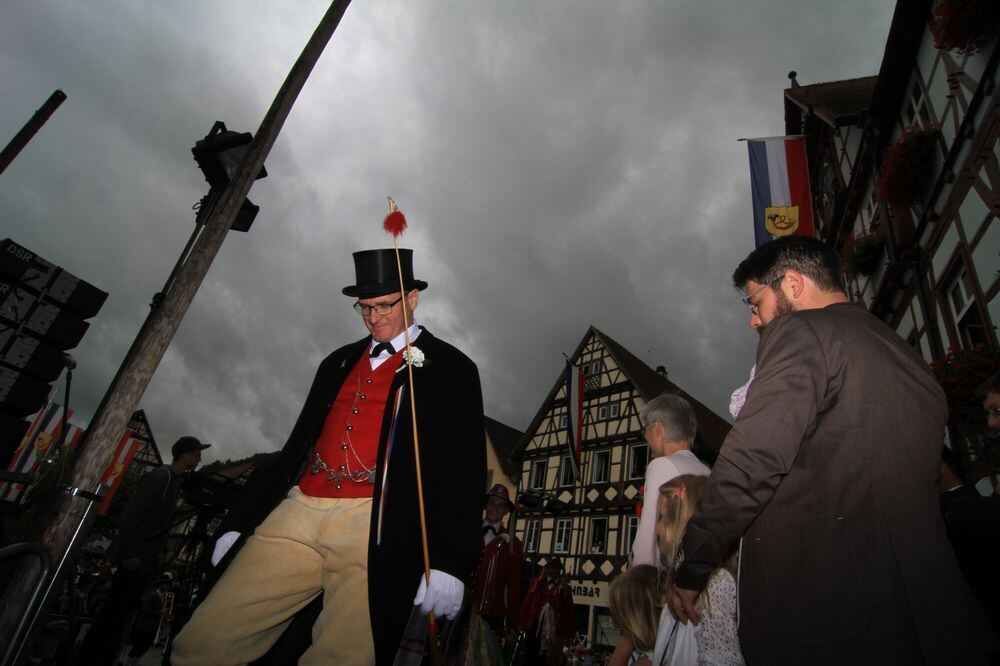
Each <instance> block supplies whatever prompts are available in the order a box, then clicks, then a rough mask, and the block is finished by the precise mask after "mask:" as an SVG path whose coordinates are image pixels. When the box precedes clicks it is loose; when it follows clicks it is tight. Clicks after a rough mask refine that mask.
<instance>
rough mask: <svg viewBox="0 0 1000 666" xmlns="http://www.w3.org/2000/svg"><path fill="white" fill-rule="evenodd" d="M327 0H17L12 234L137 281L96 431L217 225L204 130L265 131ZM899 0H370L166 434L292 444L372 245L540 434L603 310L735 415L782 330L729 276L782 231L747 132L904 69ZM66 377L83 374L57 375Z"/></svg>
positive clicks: (171, 369)
mask: <svg viewBox="0 0 1000 666" xmlns="http://www.w3.org/2000/svg"><path fill="white" fill-rule="evenodd" d="M327 6H328V5H327V4H326V3H325V2H322V1H312V0H309V1H307V0H295V1H294V2H291V1H288V2H275V1H273V0H272V1H271V2H264V1H254V0H242V1H237V0H212V1H211V2H206V1H205V0H170V1H169V2H149V1H145V2H143V1H141V0H139V1H137V0H106V1H101V0H98V1H97V2H94V1H93V0H87V1H86V2H83V1H79V0H76V1H74V0H58V1H56V0H32V1H31V2H11V3H5V4H4V7H3V9H0V17H2V20H0V145H3V144H6V142H7V141H9V140H10V138H11V137H13V135H14V134H15V133H16V132H17V131H18V130H19V129H20V128H21V126H22V125H23V124H24V123H25V122H26V121H27V120H28V119H29V118H30V117H31V114H32V113H33V112H34V111H35V109H37V108H38V107H39V106H41V105H42V103H43V102H44V101H45V99H46V98H47V97H48V96H49V95H50V94H51V93H52V91H53V90H55V89H57V88H59V89H62V90H63V91H65V92H66V94H67V95H68V99H67V101H66V102H65V103H64V104H63V105H62V106H61V107H60V108H59V110H58V111H56V113H55V115H53V116H52V118H51V119H50V120H49V122H48V123H47V124H46V125H45V126H44V128H43V129H42V130H41V131H40V132H39V133H38V135H37V136H36V137H35V138H34V139H33V140H32V141H31V143H30V144H29V145H28V146H27V148H26V149H25V150H24V151H23V152H22V153H21V154H20V155H19V156H18V157H17V159H16V160H15V161H14V163H13V164H12V165H11V167H9V168H8V169H7V171H6V172H5V173H4V174H3V175H2V176H0V214H2V220H3V223H2V229H0V237H8V236H9V237H11V238H13V239H14V240H15V241H17V242H18V243H20V244H21V245H24V246H26V247H27V248H28V249H30V250H32V251H34V252H36V253H38V254H39V255H41V256H42V257H44V258H45V259H48V260H49V261H51V262H53V263H55V264H57V265H59V266H62V267H63V268H65V269H66V270H68V271H70V272H72V273H74V274H75V275H77V276H78V277H81V278H83V279H85V280H87V281H89V282H91V283H92V284H94V285H96V286H97V287H99V288H101V289H103V290H104V291H107V292H108V293H109V294H110V296H109V297H108V300H107V302H106V303H105V305H104V307H103V309H102V310H101V312H100V314H99V315H98V316H97V317H95V318H94V319H93V320H91V321H92V323H91V327H90V330H89V331H88V333H87V334H86V336H85V337H84V340H83V342H82V343H81V344H80V345H79V346H78V347H77V348H76V349H75V350H74V351H73V352H72V353H73V356H74V357H75V358H76V359H77V361H78V363H79V366H78V368H77V370H76V372H75V373H74V382H73V386H74V389H73V396H72V402H73V405H72V408H73V409H74V410H75V412H76V414H77V416H76V417H74V421H76V422H77V423H80V424H81V425H85V424H86V423H87V422H88V421H89V419H90V418H91V416H92V415H93V412H94V410H95V409H96V407H97V404H98V403H99V401H100V397H101V396H102V395H103V393H104V391H105V390H106V388H107V387H108V385H109V384H110V382H111V379H112V377H113V376H114V373H115V371H116V370H117V368H118V366H119V364H120V363H121V361H122V358H123V356H124V354H125V352H126V350H127V349H128V346H129V344H130V343H131V341H132V340H133V338H134V337H135V335H136V333H137V332H138V330H139V327H140V325H141V323H142V321H143V319H144V317H145V315H146V313H147V311H148V303H149V301H150V298H151V297H152V295H153V294H154V293H155V292H156V291H158V290H159V289H160V288H161V287H162V285H163V282H164V280H165V279H166V277H167V275H168V273H169V272H170V269H171V268H172V266H173V264H174V262H175V261H176V259H177V257H178V255H179V253H180V251H181V249H182V248H183V246H184V244H185V242H186V240H187V238H188V236H189V235H190V233H191V231H192V230H193V228H194V214H193V212H192V210H191V206H192V204H194V203H195V202H196V201H198V200H199V199H200V198H201V196H202V195H203V194H204V193H205V191H206V190H207V184H206V183H205V181H204V179H203V177H202V174H201V172H200V171H199V170H198V168H197V166H196V165H195V163H194V161H193V159H192V157H191V152H190V149H191V147H192V145H193V144H194V142H195V141H196V140H197V139H199V138H201V137H203V136H204V135H205V134H206V133H207V132H208V130H209V129H210V127H211V126H212V124H213V122H214V121H216V120H222V121H224V122H225V123H226V125H227V126H228V127H229V128H230V129H233V130H237V131H251V132H254V131H256V129H257V127H258V126H259V124H260V122H261V119H262V118H263V116H264V114H265V112H266V111H267V109H268V107H269V106H270V104H271V101H272V99H273V98H274V96H275V94H276V92H277V90H278V88H279V86H280V85H281V83H282V81H283V80H284V78H285V76H286V75H287V72H288V70H289V68H290V67H291V65H292V64H293V62H294V61H295V59H296V58H297V57H298V54H299V53H300V51H301V49H302V47H303V46H304V45H305V43H306V41H307V40H308V38H309V36H310V34H311V33H312V31H313V29H314V28H315V26H316V24H317V23H318V22H319V20H320V18H321V17H322V15H323V14H324V13H325V11H326V9H327ZM892 10H893V3H891V2H888V1H886V0H881V1H880V0H842V1H841V2H820V1H819V0H806V1H805V2H803V1H802V0H757V1H756V2H736V1H730V2H719V1H713V0H684V1H677V0H617V1H615V2H608V1H607V0H593V1H591V0H562V1H555V0H552V1H547V0H536V1H535V2H496V1H483V0H480V1H472V2H470V1H468V0H462V1H458V0H455V1H449V0H407V1H404V0H388V1H368V2H366V1H364V0H355V2H354V3H353V4H352V6H351V7H350V8H349V9H348V10H347V13H346V15H345V16H344V19H343V20H342V21H341V24H340V27H339V28H338V29H337V32H336V33H335V34H334V36H333V39H332V41H331V42H330V44H329V45H328V46H327V49H326V51H325V53H324V54H323V56H322V58H321V59H320V61H319V64H318V65H317V67H316V69H315V70H314V71H313V74H312V76H311V78H310V80H309V81H308V83H307V84H306V87H305V89H304V90H303V91H302V93H301V95H300V96H299V99H298V102H297V103H296V105H295V107H294V108H293V109H292V112H291V114H290V116H289V118H288V120H287V122H286V123H285V126H284V129H283V131H282V133H281V135H280V136H279V137H278V140H277V142H276V144H275V146H274V149H273V150H272V152H271V154H270V156H269V157H268V159H267V162H266V165H267V170H268V173H269V176H268V177H267V178H266V179H264V180H261V181H258V182H257V183H256V184H255V185H254V187H253V189H252V190H251V192H250V198H251V200H253V202H254V203H256V204H257V205H259V206H260V208H261V210H260V214H259V215H258V217H257V220H256V222H255V223H254V226H253V228H252V229H251V231H250V233H248V234H239V233H231V234H229V235H228V236H227V238H226V241H225V244H224V245H223V247H222V250H221V252H220V253H219V256H218V257H217V258H216V261H215V263H214V265H213V266H212V268H211V271H210V272H209V274H208V277H207V279H206V281H205V282H204V284H203V285H202V287H201V290H200V291H199V293H198V295H197V296H196V298H195V300H194V303H193V304H192V307H191V308H190V310H189V311H188V313H187V315H186V317H185V319H184V321H183V323H182V325H181V328H180V330H179V332H178V334H177V336H176V337H175V339H174V341H173V343H172V345H171V346H170V348H169V350H168V351H167V353H166V356H165V357H164V360H163V362H162V363H161V365H160V367H159V369H158V370H157V372H156V374H155V376H154V378H153V380H152V383H151V384H150V386H149V388H148V389H147V391H146V393H145V395H144V397H143V399H142V401H141V403H140V407H142V408H143V409H144V410H145V412H146V415H147V417H148V419H149V422H150V425H151V427H152V429H153V433H154V435H155V437H156V439H157V441H158V443H159V444H160V448H161V450H164V451H166V450H167V449H169V446H170V444H171V443H172V442H173V441H174V440H175V439H176V438H177V437H179V436H181V435H185V434H193V435H195V436H197V437H199V438H201V439H202V440H203V441H206V442H211V443H212V444H213V445H214V446H213V448H212V449H209V450H208V451H207V452H206V456H205V460H206V461H211V460H215V459H224V458H237V457H241V456H244V455H248V454H250V453H254V452H258V451H266V450H275V449H277V448H279V447H280V446H281V445H282V444H283V443H284V441H285V438H286V437H287V434H288V432H289V430H290V429H291V426H292V424H293V422H294V420H295V418H296V416H297V414H298V410H299V408H300V406H301V403H302V401H303V399H304V396H305V393H306V391H307V389H308V386H309V383H310V382H311V381H312V376H313V373H314V371H315V368H316V366H317V364H318V363H319V361H320V360H321V359H322V358H323V357H324V356H325V355H326V354H328V353H329V352H330V351H332V350H333V349H335V348H337V347H339V346H341V345H343V344H345V343H347V342H351V341H354V340H356V339H359V338H360V337H362V335H363V334H364V333H365V330H364V328H363V326H362V323H361V321H359V319H360V318H359V317H358V316H357V315H355V314H354V312H353V311H352V310H351V307H350V306H351V302H352V301H351V299H348V298H347V297H346V296H343V295H341V293H340V290H341V288H342V287H344V286H345V285H348V284H353V282H354V272H353V271H354V269H353V262H352V260H351V252H353V251H356V250H360V249H366V248H373V247H388V246H391V238H390V237H389V236H388V235H386V234H385V233H384V232H383V231H382V229H381V221H382V219H383V217H384V216H385V213H386V212H387V209H386V203H385V196H386V194H392V195H394V196H395V197H396V199H397V200H398V202H399V205H400V207H401V208H402V210H403V212H404V213H405V214H406V216H407V218H408V220H409V223H410V228H409V229H408V230H407V232H406V233H405V234H404V235H403V236H402V237H401V242H402V245H403V246H404V247H412V248H413V249H414V252H415V259H414V263H415V272H416V275H417V277H418V278H420V279H424V280H426V281H428V282H429V283H430V287H429V288H428V289H427V290H426V291H424V292H423V293H422V295H421V301H420V306H419V308H418V310H417V314H416V318H417V321H418V322H419V323H421V324H423V325H425V326H427V327H428V328H429V329H430V330H432V331H433V332H434V333H435V334H436V335H438V336H440V337H442V338H444V339H446V340H448V341H450V342H452V343H453V344H455V345H456V346H457V347H459V348H460V349H462V350H463V351H465V352H466V353H467V354H468V355H469V356H471V357H472V358H473V359H474V360H475V361H476V362H477V363H478V365H479V369H480V373H481V376H482V381H483V392H484V397H485V404H486V412H487V414H488V415H490V416H492V417H494V418H496V419H498V420H500V421H502V422H504V423H507V424H509V425H511V426H513V427H515V428H517V429H519V430H523V429H524V428H526V427H527V425H528V423H529V422H530V421H531V419H532V417H533V416H534V414H535V412H536V411H537V409H538V408H539V406H540V405H541V402H542V400H544V399H545V397H546V395H547V392H548V390H549V389H550V388H551V386H552V384H553V382H554V381H555V380H556V378H557V376H558V374H559V373H560V372H561V370H562V364H563V360H562V356H561V354H562V353H564V352H565V353H571V352H572V351H573V349H574V348H575V347H576V345H577V344H578V342H579V341H580V339H581V338H582V337H583V335H584V333H585V332H586V330H587V327H588V326H589V325H591V324H593V325H595V326H597V327H598V328H600V329H601V330H603V331H604V332H605V333H607V334H608V335H610V336H611V337H613V338H615V339H616V340H618V341H619V342H620V343H622V344H623V345H625V346H626V347H627V348H629V349H630V350H632V351H633V352H634V353H635V354H636V355H637V356H639V357H640V358H642V359H643V360H644V361H646V362H647V363H648V364H649V365H651V366H653V367H655V366H656V365H664V366H666V368H667V370H668V371H669V373H670V377H671V379H672V380H673V381H674V382H675V383H677V384H678V385H680V386H682V387H683V388H684V389H685V390H688V391H689V392H690V393H691V394H693V395H694V396H696V397H697V398H699V399H700V400H701V401H702V402H705V403H706V404H708V405H709V406H710V407H711V408H713V409H715V410H716V411H717V412H719V413H720V414H721V415H726V414H727V409H726V408H727V405H728V402H729V394H730V392H731V391H732V389H733V388H734V387H736V386H737V385H739V384H742V383H743V382H744V381H745V379H746V376H747V374H748V371H749V368H750V365H751V364H752V363H753V354H754V350H755V345H756V335H754V334H753V333H752V332H751V331H750V330H749V329H748V328H747V317H746V315H747V312H746V308H745V307H744V306H743V305H742V304H741V303H740V301H739V299H738V295H737V294H736V292H735V291H734V290H733V289H732V288H731V287H730V286H729V278H730V275H731V274H732V271H733V268H734V267H735V266H736V264H737V263H738V262H739V261H740V260H741V259H742V258H743V257H744V256H745V255H746V254H747V253H748V252H750V251H751V250H752V249H753V228H752V218H751V210H750V187H749V176H748V165H747V156H746V144H744V143H740V142H738V141H737V139H738V138H740V137H747V136H771V135H778V134H782V133H783V129H784V122H783V106H782V91H783V89H784V88H786V87H787V86H788V83H789V82H788V79H787V78H786V75H787V73H788V71H789V70H796V71H798V73H799V77H798V80H799V82H800V83H801V84H803V85H807V84H812V83H820V82H826V81H835V80H840V79H848V78H854V77H859V76H868V75H872V74H876V73H877V72H878V68H879V64H880V63H881V58H882V53H883V49H884V45H885V39H886V35H887V33H888V29H889V24H890V20H891V15H892ZM56 386H57V388H58V390H59V391H60V395H61V391H62V381H61V380H60V381H59V382H58V383H57V384H56Z"/></svg>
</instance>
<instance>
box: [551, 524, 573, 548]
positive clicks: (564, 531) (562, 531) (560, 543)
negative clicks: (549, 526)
mask: <svg viewBox="0 0 1000 666" xmlns="http://www.w3.org/2000/svg"><path fill="white" fill-rule="evenodd" d="M572 525H573V521H572V519H570V518H560V519H559V520H557V521H556V541H555V545H554V546H553V547H552V550H554V551H555V552H557V553H568V552H569V535H570V532H571V531H572Z"/></svg>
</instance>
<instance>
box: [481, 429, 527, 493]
mask: <svg viewBox="0 0 1000 666" xmlns="http://www.w3.org/2000/svg"><path fill="white" fill-rule="evenodd" d="M484 424H485V427H486V434H487V435H489V438H490V441H491V442H493V452H494V453H496V454H497V459H498V460H499V461H500V467H501V468H502V469H503V473H504V474H506V475H507V476H508V477H510V478H512V479H516V478H517V476H518V474H519V473H520V471H521V470H520V468H519V467H518V465H517V463H515V462H514V461H513V460H511V454H512V453H513V452H514V450H515V449H516V448H517V444H518V442H520V441H521V438H522V437H524V433H523V432H521V431H520V430H518V429H516V428H512V427H510V426H509V425H506V424H504V423H500V422H499V421H497V420H496V419H493V418H490V417H489V416H486V417H484Z"/></svg>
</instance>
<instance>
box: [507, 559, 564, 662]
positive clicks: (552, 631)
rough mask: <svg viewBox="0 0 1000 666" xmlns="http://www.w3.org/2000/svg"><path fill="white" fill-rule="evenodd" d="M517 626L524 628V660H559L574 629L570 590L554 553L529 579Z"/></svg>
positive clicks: (559, 561) (561, 566) (560, 562)
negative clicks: (532, 577) (539, 571)
mask: <svg viewBox="0 0 1000 666" xmlns="http://www.w3.org/2000/svg"><path fill="white" fill-rule="evenodd" d="M519 627H520V629H521V631H523V632H525V636H524V656H525V660H524V663H525V664H529V665H530V664H546V663H548V664H557V663H559V660H560V659H561V657H562V647H563V645H564V644H565V643H566V642H567V641H568V640H569V639H571V638H573V635H574V634H575V633H576V623H575V621H574V618H573V593H572V592H571V591H570V589H569V585H568V584H567V582H566V576H565V575H564V574H563V565H562V560H560V559H559V558H558V557H554V558H552V559H551V560H549V562H548V563H547V564H546V565H545V568H544V569H543V570H542V573H540V574H539V575H538V577H537V578H535V580H533V581H532V582H531V587H530V588H528V594H527V595H526V596H525V597H524V604H523V605H522V606H521V617H520V622H519Z"/></svg>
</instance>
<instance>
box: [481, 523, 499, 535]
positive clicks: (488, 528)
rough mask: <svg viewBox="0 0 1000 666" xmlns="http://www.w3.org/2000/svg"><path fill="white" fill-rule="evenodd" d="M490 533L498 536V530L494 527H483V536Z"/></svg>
mask: <svg viewBox="0 0 1000 666" xmlns="http://www.w3.org/2000/svg"><path fill="white" fill-rule="evenodd" d="M490 532H493V534H496V533H497V528H495V527H493V526H492V525H483V534H489V533H490Z"/></svg>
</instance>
